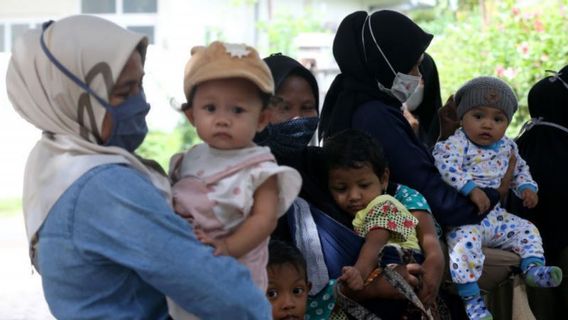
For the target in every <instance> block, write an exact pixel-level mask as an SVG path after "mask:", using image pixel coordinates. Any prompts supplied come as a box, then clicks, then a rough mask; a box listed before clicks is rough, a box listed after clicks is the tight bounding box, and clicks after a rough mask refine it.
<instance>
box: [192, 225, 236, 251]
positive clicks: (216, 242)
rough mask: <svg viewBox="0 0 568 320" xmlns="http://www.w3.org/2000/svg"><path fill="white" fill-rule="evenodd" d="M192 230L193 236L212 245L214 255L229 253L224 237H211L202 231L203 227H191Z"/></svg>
mask: <svg viewBox="0 0 568 320" xmlns="http://www.w3.org/2000/svg"><path fill="white" fill-rule="evenodd" d="M193 231H194V233H195V237H196V238H197V240H199V241H200V242H201V243H203V244H206V245H209V246H212V247H213V248H214V249H215V251H214V252H213V254H214V255H216V256H228V255H230V254H229V250H228V249H227V245H226V243H225V240H224V239H213V238H211V237H209V236H208V235H207V234H206V233H205V231H203V229H201V228H199V227H195V228H193Z"/></svg>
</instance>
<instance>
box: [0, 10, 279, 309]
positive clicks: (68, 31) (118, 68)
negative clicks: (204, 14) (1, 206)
mask: <svg viewBox="0 0 568 320" xmlns="http://www.w3.org/2000/svg"><path fill="white" fill-rule="evenodd" d="M146 46H147V40H146V39H145V38H144V37H143V36H141V35H137V34H134V33H131V32H129V31H127V30H125V29H123V28H121V27H119V26H117V25H115V24H113V23H111V22H109V21H106V20H104V19H101V18H96V17H90V16H72V17H68V18H65V19H62V20H59V21H57V22H55V23H51V24H49V23H47V24H45V25H44V26H43V30H33V31H30V32H28V33H27V34H25V35H24V36H23V37H22V38H21V39H20V40H19V41H18V42H17V44H16V46H15V48H14V50H13V53H12V58H11V61H10V64H9V68H8V72H7V87H8V95H9V97H10V100H11V102H12V104H13V106H14V108H15V109H16V111H17V112H18V113H19V114H20V115H21V116H22V117H23V118H25V119H26V120H27V121H28V122H30V123H31V124H33V125H34V126H36V127H37V128H39V129H40V130H42V132H43V134H42V137H41V138H40V140H39V141H38V142H37V144H36V146H35V147H34V148H33V150H32V151H31V153H30V155H29V158H28V162H27V166H26V173H25V178H24V179H25V180H24V198H23V204H24V216H25V222H26V231H27V234H28V239H29V244H30V256H31V259H32V263H33V264H34V266H35V267H36V268H37V270H38V271H39V273H40V274H41V276H42V281H43V288H44V294H45V297H46V299H47V302H48V304H49V307H50V309H51V312H52V313H53V314H54V315H55V317H57V318H58V319H84V318H99V319H110V318H112V319H141V318H151V319H162V318H167V317H168V314H167V307H166V300H165V298H164V296H165V295H168V296H170V297H171V298H172V299H174V300H175V301H176V302H177V303H178V304H179V305H180V306H182V307H183V308H184V309H187V311H190V312H191V313H193V314H195V315H197V316H198V317H200V318H204V319H212V318H216V319H223V318H225V319H228V318H239V319H256V318H267V317H270V316H269V315H270V314H271V311H270V305H269V304H268V302H267V301H266V299H265V298H264V294H263V293H262V292H260V291H259V290H258V289H256V287H255V286H254V285H253V283H252V281H251V280H250V276H249V273H248V271H247V270H246V269H245V268H244V267H243V266H241V265H240V264H239V263H237V262H236V260H234V259H231V258H228V257H215V256H213V254H212V250H211V249H210V248H208V247H205V246H204V245H202V244H200V243H199V242H198V241H197V240H196V239H195V237H194V235H193V233H192V231H191V230H190V228H189V226H188V225H187V223H186V222H185V221H184V220H183V219H181V218H180V217H179V216H177V215H175V214H174V213H173V211H172V210H171V208H170V205H169V192H170V189H169V182H168V180H167V179H166V178H165V176H164V175H163V174H162V172H161V170H158V169H156V166H152V165H149V164H150V162H148V161H145V160H142V159H140V158H139V157H137V156H136V155H135V154H134V153H133V152H134V150H135V149H136V148H137V147H138V146H139V145H140V143H142V141H143V139H144V136H145V135H146V133H147V127H146V122H145V117H146V114H147V113H148V110H149V108H150V106H149V105H148V104H147V103H146V100H145V97H144V93H143V90H142V77H143V73H144V72H143V62H144V57H145V52H146ZM225 288H231V290H226V289H225ZM235 291H236V292H238V294H234V292H235Z"/></svg>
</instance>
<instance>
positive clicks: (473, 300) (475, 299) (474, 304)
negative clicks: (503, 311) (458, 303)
mask: <svg viewBox="0 0 568 320" xmlns="http://www.w3.org/2000/svg"><path fill="white" fill-rule="evenodd" d="M462 299H463V304H464V305H465V312H466V313H467V316H468V318H469V319H471V320H492V319H493V316H492V315H491V312H489V310H488V309H487V307H486V306H485V301H483V298H482V297H481V295H479V294H478V295H475V296H471V297H462Z"/></svg>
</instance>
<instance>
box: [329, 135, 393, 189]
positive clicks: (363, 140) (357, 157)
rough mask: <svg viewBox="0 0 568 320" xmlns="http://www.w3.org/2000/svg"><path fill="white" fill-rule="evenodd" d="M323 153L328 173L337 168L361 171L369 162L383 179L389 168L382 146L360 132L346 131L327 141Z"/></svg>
mask: <svg viewBox="0 0 568 320" xmlns="http://www.w3.org/2000/svg"><path fill="white" fill-rule="evenodd" d="M323 152H324V155H325V160H326V165H327V170H328V172H329V170H331V169H336V168H353V169H359V168H361V167H362V166H363V165H364V164H365V162H368V163H370V164H371V166H372V168H373V171H374V172H375V174H376V175H377V177H379V179H382V177H383V174H384V173H385V170H386V168H387V167H388V164H387V159H386V158H385V155H384V153H383V148H382V147H381V145H380V144H379V143H378V142H377V141H375V139H373V138H372V137H371V136H369V135H368V134H366V133H364V132H362V131H359V130H354V129H346V130H343V131H340V132H338V133H336V134H335V135H333V136H332V137H329V138H327V139H325V141H324V144H323Z"/></svg>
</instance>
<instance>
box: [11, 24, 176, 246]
mask: <svg viewBox="0 0 568 320" xmlns="http://www.w3.org/2000/svg"><path fill="white" fill-rule="evenodd" d="M40 36H41V30H32V31H30V32H28V33H26V34H25V35H24V36H22V37H21V38H20V39H19V41H18V42H17V43H16V45H15V47H14V49H13V51H12V58H11V60H10V64H9V66H8V71H7V76H6V84H7V88H8V96H9V98H10V101H11V102H12V105H13V107H14V109H15V110H16V111H17V112H18V113H19V114H20V115H21V116H22V117H23V118H24V119H26V120H27V121H28V122H30V123H31V124H33V125H34V126H36V127H37V128H39V129H40V130H42V131H43V135H42V137H41V138H40V140H39V141H38V142H37V144H36V145H35V146H34V148H33V149H32V151H31V153H30V155H29V158H28V161H27V164H26V170H25V176H24V193H23V209H24V218H25V223H26V232H27V235H28V241H29V242H30V244H31V245H33V243H31V242H32V240H33V239H35V235H36V233H37V231H38V230H39V228H40V227H41V225H42V224H43V222H44V221H45V219H46V217H47V214H48V213H49V211H50V210H51V208H52V206H53V205H54V204H55V202H56V201H57V200H58V199H59V197H60V196H61V195H62V194H63V192H65V190H67V188H68V187H69V186H70V185H71V184H72V183H73V182H75V181H76V180H77V179H78V178H79V177H81V176H82V175H83V174H84V173H86V172H87V171H89V170H90V169H92V168H94V167H96V166H99V165H102V164H106V163H124V164H128V165H129V166H131V167H133V168H135V169H137V170H139V171H140V172H141V173H142V174H144V175H146V176H147V177H148V178H149V179H150V180H151V181H152V183H153V184H154V185H155V186H156V188H158V189H159V190H160V191H161V192H162V193H163V194H164V195H165V196H167V197H169V193H170V187H169V182H168V180H167V178H166V177H164V176H163V175H161V174H160V173H158V172H157V171H155V170H153V169H151V168H150V167H148V166H146V165H145V164H144V163H143V162H142V161H141V160H140V159H139V158H138V157H136V156H135V155H134V154H132V153H129V152H128V151H126V150H124V149H122V148H118V147H106V146H102V145H99V143H98V142H97V141H98V140H100V132H101V129H102V122H103V118H104V115H105V113H106V111H105V108H104V107H103V106H102V105H101V104H100V103H99V102H98V101H97V100H96V99H95V98H93V97H92V96H90V95H88V94H87V93H85V91H84V90H83V89H82V88H80V87H79V86H78V85H77V84H76V83H74V82H73V81H71V80H70V79H69V78H68V77H67V76H65V75H64V74H63V73H62V72H61V71H60V70H59V69H57V67H56V66H55V65H54V64H53V63H52V62H51V61H50V60H49V59H48V58H47V56H46V54H45V53H44V52H43V50H42V49H41V46H40ZM44 41H45V44H46V46H47V48H48V49H49V51H50V52H51V53H52V54H53V56H55V58H56V59H57V60H59V62H61V64H63V65H64V66H65V67H66V68H67V69H68V70H69V71H70V72H71V73H73V74H74V75H75V76H76V77H77V78H79V79H80V80H81V81H83V82H85V83H87V85H88V86H89V87H90V88H91V89H92V90H93V91H94V92H95V93H97V94H98V95H99V96H100V97H101V98H103V99H105V100H107V101H108V97H109V94H110V91H111V89H112V87H113V86H114V83H115V82H116V80H117V79H118V76H119V75H120V72H121V71H122V69H123V67H124V65H125V64H126V62H127V61H128V59H129V57H130V55H131V54H132V52H134V50H136V48H137V46H139V45H140V44H141V45H140V46H139V47H142V48H143V49H142V50H140V51H142V52H141V54H142V59H144V57H145V48H146V45H147V40H146V39H145V38H144V37H143V36H142V35H139V34H135V33H132V32H130V31H127V30H125V29H123V28H121V27H120V26H118V25H115V24H114V23H112V22H109V21H107V20H104V19H101V18H97V17H92V16H71V17H68V18H64V19H62V20H59V21H57V22H54V23H52V24H51V25H50V26H49V27H48V28H47V29H46V31H45V34H44ZM109 187H110V186H109Z"/></svg>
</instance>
